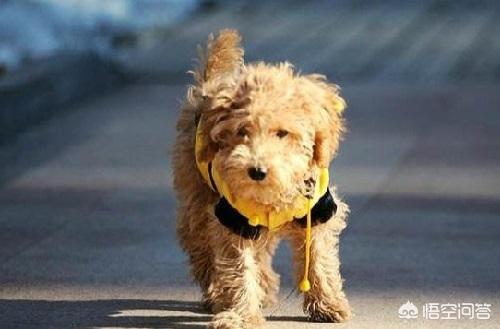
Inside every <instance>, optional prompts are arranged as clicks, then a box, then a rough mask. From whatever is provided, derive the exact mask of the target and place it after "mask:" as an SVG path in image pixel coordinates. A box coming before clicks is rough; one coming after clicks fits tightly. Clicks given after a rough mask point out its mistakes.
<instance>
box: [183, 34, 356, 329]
mask: <svg viewBox="0 0 500 329" xmlns="http://www.w3.org/2000/svg"><path fill="white" fill-rule="evenodd" d="M240 40H241V38H240V36H239V35H238V33H237V32H236V31H232V30H223V31H221V32H220V34H219V36H218V37H217V38H213V37H212V36H211V37H209V42H208V47H207V50H206V51H205V52H203V53H202V54H201V58H200V67H199V68H198V69H197V70H196V71H195V72H193V74H194V76H195V85H193V86H191V87H189V89H188V92H187V97H186V102H185V104H184V106H183V107H182V111H181V115H180V118H179V121H178V123H177V130H178V135H177V140H176V143H175V149H174V158H173V159H174V161H173V162H174V186H175V190H176V192H177V196H178V199H179V210H178V217H179V219H178V227H177V231H178V237H179V240H180V243H181V246H182V248H183V249H184V250H185V251H186V252H187V253H188V255H189V257H190V262H191V270H192V274H193V276H194V278H195V280H196V281H197V282H198V283H199V284H200V287H201V289H202V292H203V297H204V301H205V302H206V305H207V306H209V307H210V308H211V310H212V311H213V312H214V313H215V316H214V318H213V321H212V322H211V323H210V325H209V326H210V327H211V328H254V327H257V326H259V325H261V324H262V323H263V322H264V318H263V316H262V312H261V309H262V307H264V306H266V305H270V304H272V303H273V302H275V300H276V293H277V291H278V285H279V276H278V275H277V274H276V273H275V272H274V271H273V269H272V265H271V260H272V255H273V253H274V249H275V248H276V245H277V243H278V241H279V239H282V238H285V239H287V240H289V241H290V243H291V246H292V249H293V254H294V264H295V272H296V276H297V279H299V278H300V277H301V275H302V270H303V267H302V266H303V265H302V264H303V261H304V229H303V228H302V227H301V226H300V225H299V223H297V222H289V223H287V224H286V225H284V226H282V227H281V228H280V229H279V230H278V231H273V232H269V231H268V230H267V229H265V228H264V229H262V230H261V234H260V236H259V237H258V239H256V240H247V239H243V238H242V237H240V236H238V235H236V234H234V233H232V232H231V231H229V230H228V229H227V228H226V227H224V226H223V225H221V223H220V222H219V221H218V220H217V218H216V217H215V216H214V214H213V206H214V205H215V203H216V202H217V201H218V200H219V198H220V196H219V195H218V194H217V193H215V192H213V191H212V190H211V189H210V188H209V186H208V185H207V184H206V182H205V181H204V179H203V177H202V176H201V174H200V173H199V171H198V168H197V166H196V160H195V134H196V128H197V125H198V124H199V126H200V129H201V133H202V136H203V140H204V141H205V142H204V144H203V145H202V148H201V150H200V151H199V154H198V156H199V158H200V159H203V160H206V161H211V162H212V164H213V166H215V168H217V170H218V172H219V173H220V174H221V176H222V178H223V179H224V181H225V182H226V183H227V184H228V186H229V188H230V190H231V192H232V194H233V195H234V196H235V197H237V198H242V199H247V200H252V202H255V203H258V204H259V205H260V206H262V207H264V208H266V209H268V210H272V211H280V210H281V209H285V208H287V207H290V206H292V205H293V204H294V202H295V200H296V198H297V197H298V196H299V195H301V194H304V193H305V191H306V190H307V188H308V187H307V186H306V184H305V181H311V179H315V178H316V177H312V176H311V175H312V174H311V173H312V172H315V171H314V169H315V168H317V167H322V168H324V167H328V165H329V164H330V162H331V160H332V159H333V157H334V156H335V154H336V152H337V150H338V146H339V142H340V140H341V136H342V133H343V131H344V121H343V118H342V112H343V110H344V107H345V102H344V100H343V99H342V98H341V97H340V96H339V90H338V87H337V86H335V85H332V84H329V83H328V82H327V81H326V79H325V78H324V77H323V76H320V75H299V74H297V73H296V72H294V70H293V67H292V66H291V65H290V64H288V63H280V64H277V65H269V64H264V63H256V64H249V65H245V64H244V62H243V49H242V48H241V47H240V45H239V43H240ZM252 167H258V168H263V170H265V172H266V176H265V179H263V180H261V181H255V180H253V179H251V178H249V174H248V169H249V168H252ZM330 189H331V191H332V192H334V190H335V189H334V187H331V188H330ZM334 198H337V200H336V203H337V206H338V210H337V212H336V214H335V215H334V216H333V217H332V218H331V219H330V220H329V221H327V222H326V223H324V224H319V225H316V226H315V227H314V228H313V232H312V234H313V238H312V252H311V267H310V271H309V277H310V280H311V285H312V288H311V290H310V291H309V292H308V293H306V294H305V296H304V311H305V312H306V313H307V314H308V315H309V316H310V318H311V320H313V321H331V322H340V321H345V320H346V319H348V318H349V316H350V314H351V313H350V307H349V304H348V302H347V300H346V298H345V295H344V293H343V291H342V278H341V276H340V272H339V267H340V261H339V256H338V239H339V234H340V232H341V231H342V229H343V228H344V227H345V223H346V217H347V213H348V207H347V205H345V204H344V203H342V202H341V201H340V200H338V197H337V196H336V194H335V193H334Z"/></svg>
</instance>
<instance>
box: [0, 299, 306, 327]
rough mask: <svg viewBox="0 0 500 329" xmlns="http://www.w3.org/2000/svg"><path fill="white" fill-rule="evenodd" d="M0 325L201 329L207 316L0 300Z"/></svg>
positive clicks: (148, 305)
mask: <svg viewBox="0 0 500 329" xmlns="http://www.w3.org/2000/svg"><path fill="white" fill-rule="evenodd" d="M0 315H1V318H2V322H4V323H10V324H16V325H18V326H19V327H20V328H30V327H37V328H39V327H43V326H44V324H46V325H48V326H50V327H57V328H73V327H78V328H100V327H106V328H107V327H120V328H183V329H186V328H205V327H206V323H207V322H208V321H210V319H211V317H212V316H211V314H209V313H208V312H207V310H206V309H205V308H204V307H203V306H202V304H201V303H199V302H191V301H180V300H137V299H112V300H88V301H50V300H26V299H19V300H16V299H1V300H0ZM268 320H269V321H294V322H304V321H307V319H306V317H303V316H271V317H269V318H268Z"/></svg>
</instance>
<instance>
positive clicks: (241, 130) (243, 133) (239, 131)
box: [236, 127, 248, 137]
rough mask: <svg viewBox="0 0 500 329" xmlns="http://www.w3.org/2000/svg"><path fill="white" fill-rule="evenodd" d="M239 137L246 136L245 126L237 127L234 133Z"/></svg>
mask: <svg viewBox="0 0 500 329" xmlns="http://www.w3.org/2000/svg"><path fill="white" fill-rule="evenodd" d="M236 134H237V135H238V136H239V137H246V136H248V130H247V129H246V128H245V127H242V128H240V129H238V132H237V133H236Z"/></svg>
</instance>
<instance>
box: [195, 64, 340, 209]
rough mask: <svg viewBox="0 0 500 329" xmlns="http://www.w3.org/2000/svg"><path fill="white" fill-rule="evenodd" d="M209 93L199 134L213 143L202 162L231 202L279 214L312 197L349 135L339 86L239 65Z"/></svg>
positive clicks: (281, 68) (283, 67) (284, 67)
mask: <svg viewBox="0 0 500 329" xmlns="http://www.w3.org/2000/svg"><path fill="white" fill-rule="evenodd" d="M226 77H227V75H226ZM208 86H209V87H207V86H205V89H204V91H203V93H204V94H205V95H204V106H203V109H202V113H201V129H202V132H203V134H204V135H205V136H206V139H207V140H208V141H209V142H208V143H207V145H206V147H205V148H204V149H203V150H202V152H201V153H202V154H201V155H200V156H201V157H203V158H205V160H206V161H212V165H213V166H215V168H216V169H217V170H218V172H219V173H220V175H221V178H222V179H223V180H224V181H225V182H226V183H227V184H228V186H229V189H230V190H231V194H232V195H234V196H235V197H236V198H241V199H246V200H251V201H253V202H256V203H259V204H261V205H265V206H269V207H272V208H275V209H276V208H277V209H279V208H281V207H286V206H288V205H290V204H292V203H293V202H294V200H295V198H296V197H297V196H298V195H299V194H304V193H306V191H307V188H308V184H307V183H306V182H307V181H310V179H311V178H312V179H315V178H316V177H314V172H316V171H315V170H314V169H315V167H316V168H317V167H321V168H325V167H328V165H329V163H330V161H331V160H332V158H333V157H334V155H335V153H336V151H337V150H338V146H339V141H340V139H341V136H342V132H343V130H344V123H343V119H342V111H343V110H344V108H345V102H344V100H343V99H342V98H341V97H340V96H339V92H338V88H337V86H335V85H332V84H329V83H327V82H326V80H325V78H324V77H322V76H320V75H299V74H296V73H295V72H294V71H293V68H292V66H291V65H289V64H287V63H283V64H279V65H267V64H263V63H258V64H255V65H249V66H246V67H245V66H243V65H241V66H240V67H239V68H238V69H237V72H236V73H234V72H233V73H232V74H230V75H229V78H226V79H218V80H217V79H215V80H214V81H211V82H210V84H209V85H208Z"/></svg>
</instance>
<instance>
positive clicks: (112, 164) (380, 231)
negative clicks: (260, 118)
mask: <svg viewBox="0 0 500 329" xmlns="http://www.w3.org/2000/svg"><path fill="white" fill-rule="evenodd" d="M291 14H293V11H291ZM219 15H221V14H219ZM296 15H297V17H302V16H300V15H298V14H297V13H296ZM220 17H226V18H227V16H224V15H221V16H220ZM227 19H231V18H227ZM217 24H222V23H221V22H218V23H217ZM325 24H326V23H325ZM202 27H204V30H203V29H202V28H201V27H198V29H199V34H200V35H201V33H202V32H203V33H204V34H206V31H207V30H208V29H209V28H210V29H212V28H214V26H212V25H210V24H208V23H206V25H205V26H202ZM191 29H195V26H194V25H193V27H191ZM202 30H203V31H202ZM251 31H254V30H249V32H251ZM276 33H277V34H276V36H275V37H273V38H275V39H276V40H279V35H280V34H279V32H276ZM281 33H285V32H281ZM285 34H286V33H285ZM253 35H254V36H253V37H252V35H250V37H249V38H250V40H249V41H248V42H253V41H258V40H257V39H258V38H257V37H255V35H258V34H257V32H254V34H253ZM176 40H181V39H179V38H177V39H176ZM200 40H201V39H200ZM272 40H274V39H272ZM181 41H182V40H181ZM181 41H179V42H180V43H181ZM262 42H263V41H262ZM167 44H168V43H167ZM262 44H263V45H264V44H267V43H262ZM262 47H263V48H262V49H267V50H265V51H262V57H263V58H265V57H266V56H265V55H267V54H270V56H271V55H272V48H266V47H264V46H262ZM277 51H278V50H277ZM158 52H159V55H158V58H157V61H158V62H161V60H160V58H161V56H160V55H161V54H165V53H161V52H160V51H159V50H158ZM190 54H193V52H190ZM257 54H258V52H256V51H251V53H250V54H249V56H250V57H254V58H255V57H256V55H257ZM144 56H146V55H144ZM147 56H153V55H151V54H149V55H147ZM186 56H188V55H178V57H179V58H180V59H179V63H181V62H182V63H184V62H189V61H186ZM172 57H174V56H172ZM291 57H293V56H292V55H291ZM169 58H170V57H169ZM176 58H177V57H176ZM165 60H166V59H165V58H164V61H165ZM318 60H319V59H318ZM172 61H173V62H175V60H174V59H173V60H172ZM150 64H151V63H150ZM143 65H144V67H146V66H147V63H143ZM151 65H153V64H151ZM165 65H166V64H165ZM183 65H184V64H183ZM151 67H152V66H151ZM182 67H183V69H182V70H184V68H185V69H186V70H187V64H186V67H184V66H182ZM182 70H181V71H182ZM142 72H146V69H144V70H143V71H142ZM395 72H396V71H395ZM397 72H400V71H397ZM167 73H168V72H167ZM174 73H175V74H177V73H176V72H174ZM175 74H173V75H171V77H170V78H168V79H167V80H166V81H156V82H155V79H157V78H158V77H157V76H154V77H152V78H151V76H149V78H151V79H150V80H148V74H146V73H144V74H142V75H141V74H138V76H140V77H141V79H144V80H145V81H140V83H137V84H133V85H130V86H128V87H125V88H124V89H122V90H119V91H116V92H115V93H113V94H111V95H108V96H106V97H102V98H99V99H94V100H90V101H88V102H86V103H85V104H81V105H79V106H77V108H75V109H73V110H72V111H68V113H67V114H65V115H64V116H60V117H57V118H54V119H52V120H50V121H47V122H45V123H43V124H41V125H39V126H37V127H35V128H33V129H31V130H29V131H28V132H26V133H24V134H22V135H20V136H19V137H18V139H17V140H16V141H15V142H12V143H10V144H9V145H5V146H2V147H1V148H0V168H1V171H0V182H1V184H2V185H1V189H0V324H1V326H0V327H2V328H73V327H75V328H199V327H203V326H204V325H205V324H206V323H207V321H209V319H210V315H209V314H206V313H205V311H204V310H203V309H202V308H201V306H200V305H199V303H198V300H199V298H200V294H199V292H198V289H197V288H196V286H195V285H194V284H193V283H192V282H191V280H190V277H189V275H188V268H187V263H186V258H185V256H184V254H183V253H182V252H181V251H180V249H179V247H178V246H177V243H176V240H175V234H174V226H175V199H174V196H173V191H172V185H171V181H172V176H171V168H170V154H169V150H170V149H171V146H172V142H173V137H174V134H175V132H174V124H175V119H176V116H177V113H178V104H179V100H181V99H182V96H183V93H184V91H185V88H184V86H183V82H182V83H181V82H180V80H179V79H177V78H175V77H176V75H175ZM436 76H437V75H436ZM169 79H170V80H169ZM380 79H381V80H376V79H372V80H369V81H358V82H356V81H354V82H353V80H349V79H347V78H346V81H349V82H347V83H342V80H336V81H338V82H339V83H341V84H342V85H343V92H344V95H345V97H346V98H347V100H348V102H349V109H348V111H347V112H346V115H347V119H348V121H349V130H350V132H349V134H348V135H347V136H346V140H345V141H344V143H343V145H342V149H341V152H340V154H339V156H338V158H337V159H336V160H335V161H334V163H333V165H332V167H331V173H332V176H333V179H334V181H335V183H336V184H337V185H338V187H339V191H340V192H341V193H342V194H343V195H344V197H345V199H346V200H347V202H348V203H349V204H350V205H351V208H352V214H351V216H350V225H349V227H348V229H347V230H346V231H345V233H344V236H343V239H342V242H341V254H342V260H343V266H342V272H343V274H344V277H345V279H346V287H347V289H346V290H347V295H348V297H349V299H350V301H351V303H352V305H353V307H354V310H355V314H356V316H355V318H354V319H353V320H352V321H351V322H349V323H347V324H341V325H332V324H311V323H307V322H304V321H305V318H304V316H303V314H302V312H301V309H300V296H299V295H297V294H296V293H294V292H293V289H294V283H293V282H292V280H291V272H290V270H291V266H290V256H289V252H288V250H287V249H286V246H285V245H283V246H281V247H280V249H279V252H278V255H277V257H276V259H275V267H276V269H277V271H278V272H280V274H281V275H282V289H281V293H280V302H279V304H278V305H277V306H276V307H273V308H270V309H269V310H266V314H267V315H268V317H269V322H268V327H269V328H285V327H286V328H316V327H317V328H326V327H331V328H333V327H339V328H344V327H345V328H495V327H499V323H500V276H499V275H498V273H499V272H500V263H499V261H498V260H499V259H500V243H499V237H500V221H499V219H500V218H499V217H500V201H499V200H500V152H499V150H500V138H499V137H500V129H499V128H500V127H499V126H500V112H499V111H497V109H498V108H499V107H500V94H499V93H498V86H497V85H496V84H495V83H494V80H491V81H490V80H488V81H485V82H484V81H483V82H482V83H481V84H479V83H469V82H466V81H465V82H462V83H461V84H459V85H455V86H453V85H452V84H449V83H447V82H440V83H436V84H432V85H428V84H425V83H423V84H418V85H414V84H408V83H397V84H395V83H390V82H387V81H388V80H387V81H386V80H383V79H382V78H380ZM437 80H439V79H437V78H436V81H437ZM183 81H184V80H183ZM384 81H385V82H384ZM391 81H392V80H391ZM290 293H291V294H290ZM407 301H410V302H412V303H414V304H415V305H416V306H417V307H418V309H419V315H418V318H417V319H408V320H404V319H400V318H399V317H398V309H399V308H400V306H401V305H402V304H404V303H406V302H407ZM467 302H472V303H481V304H484V303H487V304H491V319H490V320H468V319H465V318H464V319H461V320H430V319H424V315H423V314H422V311H423V310H422V307H423V306H424V304H426V303H427V304H428V303H440V304H458V303H467Z"/></svg>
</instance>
